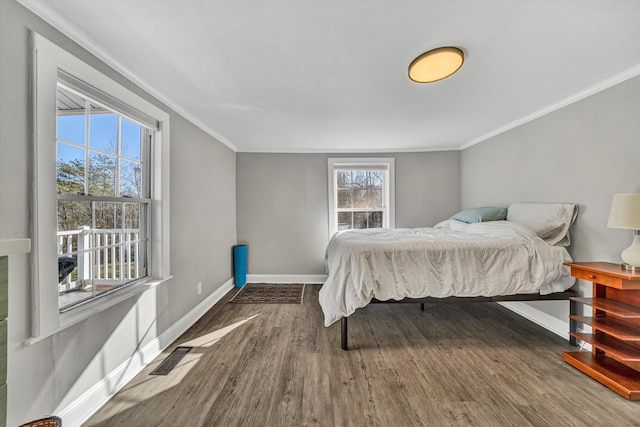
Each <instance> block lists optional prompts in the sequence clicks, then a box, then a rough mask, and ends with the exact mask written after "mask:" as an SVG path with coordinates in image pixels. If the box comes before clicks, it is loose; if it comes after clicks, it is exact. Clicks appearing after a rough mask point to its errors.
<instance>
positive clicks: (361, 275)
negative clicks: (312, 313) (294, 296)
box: [319, 221, 575, 326]
mask: <svg viewBox="0 0 640 427" xmlns="http://www.w3.org/2000/svg"><path fill="white" fill-rule="evenodd" d="M570 260H571V257H570V256H569V253H568V252H567V251H566V249H565V248H563V247H559V246H551V245H549V244H547V243H546V242H544V241H543V240H542V239H540V238H538V237H537V236H536V235H535V233H534V232H533V231H531V230H529V229H528V228H525V227H523V226H521V225H517V224H514V223H510V222H508V221H493V222H484V223H476V224H471V225H470V226H468V227H467V228H466V230H462V231H453V230H450V229H438V228H415V229H369V230H350V231H345V232H342V233H337V234H336V235H334V236H333V238H332V239H331V241H330V242H329V245H328V247H327V251H326V265H327V271H328V273H329V277H328V278H327V281H326V282H325V283H324V285H323V286H322V288H321V289H320V296H319V299H320V305H321V306H322V310H323V312H324V324H325V326H329V325H331V324H332V323H333V322H335V321H337V320H339V319H340V318H342V317H347V316H349V315H351V314H352V313H353V312H354V311H355V310H356V309H357V308H360V307H364V306H366V305H367V304H368V303H369V302H370V301H371V299H373V298H376V299H378V300H390V299H394V300H401V299H403V298H406V297H408V298H423V297H437V298H445V297H449V296H457V297H473V296H496V295H513V294H522V293H536V292H539V293H540V294H542V295H544V294H549V293H552V292H561V291H564V290H566V289H568V288H570V287H571V286H572V285H573V283H574V281H575V279H574V278H573V277H571V275H570V270H569V268H568V267H565V266H563V265H562V263H563V262H564V261H570Z"/></svg>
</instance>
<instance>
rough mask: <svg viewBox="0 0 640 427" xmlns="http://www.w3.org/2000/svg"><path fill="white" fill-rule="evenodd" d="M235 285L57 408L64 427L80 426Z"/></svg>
mask: <svg viewBox="0 0 640 427" xmlns="http://www.w3.org/2000/svg"><path fill="white" fill-rule="evenodd" d="M232 288H233V278H231V279H229V280H227V281H226V282H225V283H224V284H223V285H222V286H220V287H219V288H218V289H217V290H216V291H215V292H213V293H212V294H211V295H209V296H208V297H207V298H205V299H204V300H203V301H202V302H201V303H200V304H198V305H197V306H195V307H194V308H193V310H191V311H190V312H189V313H187V314H186V315H185V316H183V317H182V318H181V319H180V320H178V321H177V322H176V323H174V324H173V325H171V327H169V328H168V329H167V330H165V331H164V332H163V333H162V334H160V335H159V336H157V337H156V338H154V339H153V340H152V341H151V342H149V343H148V344H147V345H145V346H144V347H143V348H142V349H140V350H139V351H137V352H136V353H134V354H133V355H132V356H131V357H129V358H128V359H127V360H125V361H124V362H122V363H121V364H120V366H118V367H117V368H116V369H114V370H113V371H111V372H109V373H108V374H107V375H106V376H105V377H104V378H103V379H102V380H100V381H99V382H98V383H96V384H95V385H94V386H93V387H91V388H90V389H89V390H87V391H86V392H85V393H84V394H83V395H82V396H80V397H78V398H77V399H76V400H74V401H73V402H72V403H71V404H70V405H68V406H66V407H65V408H58V409H56V411H55V413H57V414H58V416H59V417H60V418H62V423H63V425H64V426H65V427H67V426H69V427H74V426H80V425H81V424H82V423H84V422H85V421H87V420H88V419H89V417H91V415H93V414H94V413H95V412H96V411H97V410H98V409H100V408H101V407H102V405H104V404H105V403H107V401H108V400H109V399H111V398H112V397H113V396H114V395H115V394H116V393H117V392H118V391H120V389H121V388H122V387H124V386H125V385H126V384H127V383H128V382H129V381H131V380H132V379H133V378H134V377H135V376H136V375H137V374H138V373H140V371H142V370H143V369H144V367H145V366H147V365H148V364H149V363H151V362H152V361H153V359H155V358H156V357H157V356H158V355H159V354H160V353H162V351H163V350H164V349H165V348H167V347H168V346H169V345H170V344H171V343H172V342H174V341H175V340H176V339H177V338H178V337H179V336H180V335H182V334H183V333H184V332H185V331H186V330H187V329H189V328H190V327H191V326H192V325H193V324H194V323H195V322H196V321H197V320H198V319H200V318H201V317H202V316H203V315H204V314H205V313H206V312H207V311H209V309H210V308H211V307H213V305H214V304H215V303H217V302H218V301H220V299H222V297H224V296H225V295H226V294H227V292H229V291H230V290H231V289H232Z"/></svg>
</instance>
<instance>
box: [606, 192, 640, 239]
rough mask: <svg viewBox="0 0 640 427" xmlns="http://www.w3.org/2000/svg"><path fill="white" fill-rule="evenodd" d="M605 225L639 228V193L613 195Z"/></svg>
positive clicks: (631, 228) (629, 228) (630, 228)
mask: <svg viewBox="0 0 640 427" xmlns="http://www.w3.org/2000/svg"><path fill="white" fill-rule="evenodd" d="M607 227H610V228H624V229H628V230H640V193H629V194H614V195H613V202H612V203H611V211H610V212H609V221H608V222H607Z"/></svg>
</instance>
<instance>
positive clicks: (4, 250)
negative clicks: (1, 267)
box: [0, 238, 31, 256]
mask: <svg viewBox="0 0 640 427" xmlns="http://www.w3.org/2000/svg"><path fill="white" fill-rule="evenodd" d="M29 252H31V239H1V238H0V256H7V255H16V254H27V253H29Z"/></svg>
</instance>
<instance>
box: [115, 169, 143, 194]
mask: <svg viewBox="0 0 640 427" xmlns="http://www.w3.org/2000/svg"><path fill="white" fill-rule="evenodd" d="M141 168H142V165H141V164H140V163H137V162H131V161H129V160H120V195H121V196H125V197H138V198H139V197H142V189H141V181H140V179H141V178H142V176H141Z"/></svg>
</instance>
